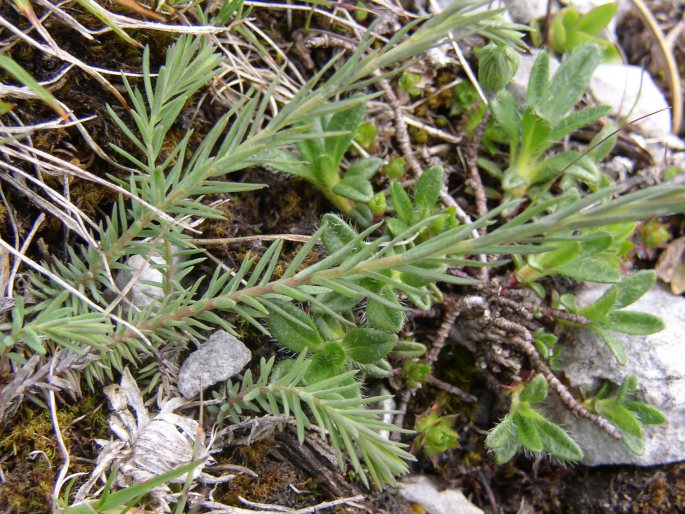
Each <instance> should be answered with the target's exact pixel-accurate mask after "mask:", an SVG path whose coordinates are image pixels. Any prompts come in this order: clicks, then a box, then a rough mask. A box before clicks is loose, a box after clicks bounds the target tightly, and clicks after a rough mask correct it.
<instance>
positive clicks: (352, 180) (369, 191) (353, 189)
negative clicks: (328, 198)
mask: <svg viewBox="0 0 685 514" xmlns="http://www.w3.org/2000/svg"><path fill="white" fill-rule="evenodd" d="M332 190H333V192H334V193H335V194H336V195H340V196H344V197H345V198H349V199H350V200H354V201H355V202H368V201H369V200H371V198H373V187H372V186H371V182H369V181H368V180H367V179H365V178H364V177H360V176H356V175H352V176H349V175H348V176H345V178H343V179H342V180H341V181H340V182H338V183H337V184H336V185H334V186H333V189H332Z"/></svg>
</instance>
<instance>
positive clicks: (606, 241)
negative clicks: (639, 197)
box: [516, 223, 635, 287]
mask: <svg viewBox="0 0 685 514" xmlns="http://www.w3.org/2000/svg"><path fill="white" fill-rule="evenodd" d="M634 230H635V224H634V223H624V224H614V225H606V226H604V227H602V228H601V229H586V230H582V231H578V232H576V233H575V234H573V233H571V232H567V233H557V234H550V235H549V236H550V240H551V238H552V237H556V238H558V242H556V243H554V247H555V248H554V250H550V251H548V252H543V253H536V254H533V255H528V256H526V257H525V264H524V259H518V264H519V265H518V266H517V270H516V276H517V277H518V278H519V279H520V280H521V281H523V282H525V283H527V284H531V283H532V282H533V281H535V280H538V279H540V278H542V277H545V276H550V275H564V276H566V277H571V278H574V279H576V280H582V281H585V282H607V283H613V282H618V281H619V280H620V279H621V263H622V262H623V258H624V257H625V255H626V254H627V253H628V252H629V251H630V250H631V249H632V248H633V245H632V243H631V241H630V240H631V238H632V235H633V232H634ZM533 287H534V286H533Z"/></svg>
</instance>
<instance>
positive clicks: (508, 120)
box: [491, 45, 610, 197]
mask: <svg viewBox="0 0 685 514" xmlns="http://www.w3.org/2000/svg"><path fill="white" fill-rule="evenodd" d="M600 58H601V51H600V49H599V48H598V47H597V46H595V45H585V46H581V47H579V48H576V49H575V50H573V51H572V52H571V53H570V54H569V55H568V56H567V57H566V59H564V61H563V62H562V64H561V66H560V67H559V69H558V70H557V72H556V73H555V74H554V77H553V78H552V79H551V80H550V78H549V55H548V54H547V52H545V51H543V52H541V53H540V55H539V56H538V58H537V59H536V60H535V63H534V65H533V68H532V71H531V74H530V79H529V81H528V92H527V106H526V108H525V109H524V110H523V113H521V112H520V109H519V103H518V102H517V101H516V100H515V99H514V97H513V96H512V95H511V93H509V92H508V91H506V90H504V91H501V92H500V93H499V94H498V95H497V97H496V98H495V99H494V100H493V101H492V103H491V106H492V112H493V115H494V118H495V120H496V121H497V124H498V127H499V129H500V131H501V134H503V136H504V138H505V139H506V140H507V141H508V145H509V169H507V170H506V171H505V172H504V175H503V179H502V186H503V188H504V190H505V191H506V192H507V193H508V195H507V196H508V197H512V196H513V197H521V196H526V195H528V196H530V197H532V196H535V195H536V194H538V193H539V192H540V191H541V190H544V188H545V187H547V185H548V184H549V183H550V182H551V181H553V180H554V179H556V178H557V177H559V176H561V175H562V174H564V175H567V176H574V177H576V178H577V179H578V180H579V181H581V182H582V183H584V184H586V185H588V186H589V187H591V188H595V189H596V187H597V186H598V185H599V184H600V178H601V177H600V172H599V170H598V168H597V165H596V163H595V162H594V160H593V159H592V158H591V157H590V156H588V155H582V154H581V153H579V152H578V151H575V150H568V151H564V152H561V153H557V154H554V155H552V156H546V152H548V151H549V150H550V149H551V148H552V146H553V145H555V144H556V143H558V142H559V141H561V140H562V139H563V138H564V137H565V136H566V135H568V134H570V133H572V132H574V131H576V130H578V129H579V128H582V127H584V126H586V125H588V124H590V123H592V122H594V121H596V120H597V119H599V118H601V117H602V116H605V115H607V114H608V113H609V111H610V109H609V107H606V106H596V107H595V106H593V107H585V108H583V109H580V110H577V111H576V110H573V108H574V106H575V105H576V103H578V101H579V100H580V99H581V97H582V96H583V94H584V93H585V90H586V88H587V85H588V83H589V81H590V77H591V76H592V73H593V71H594V70H595V68H596V67H597V64H599V61H600Z"/></svg>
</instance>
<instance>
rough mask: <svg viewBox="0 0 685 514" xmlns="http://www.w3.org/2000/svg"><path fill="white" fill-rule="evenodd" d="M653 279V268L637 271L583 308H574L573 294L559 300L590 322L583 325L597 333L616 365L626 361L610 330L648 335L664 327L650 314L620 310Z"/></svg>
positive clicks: (633, 300) (648, 286)
mask: <svg viewBox="0 0 685 514" xmlns="http://www.w3.org/2000/svg"><path fill="white" fill-rule="evenodd" d="M655 281H656V273H655V272H654V271H652V270H643V271H638V272H636V273H633V274H632V275H630V276H628V277H626V278H624V279H623V280H621V281H620V282H619V283H617V284H614V285H613V286H611V287H610V288H609V289H607V290H606V292H605V293H604V294H603V295H602V296H600V297H599V298H598V299H597V300H596V301H594V302H593V303H591V304H590V305H587V306H585V307H583V308H577V307H576V305H575V297H573V295H564V296H562V298H561V301H562V303H563V304H564V306H565V307H566V308H567V309H568V310H569V311H571V312H575V313H578V314H580V315H581V316H584V317H585V318H587V319H588V320H589V321H590V324H589V325H587V327H586V328H588V329H590V330H592V331H593V332H595V333H597V334H598V335H599V336H600V337H601V338H602V339H603V340H604V342H605V343H606V345H607V346H608V347H609V349H610V350H611V353H613V354H614V357H616V360H618V362H619V363H620V364H625V362H626V360H627V356H626V353H625V350H624V349H623V346H622V345H621V343H620V342H619V341H618V339H616V338H615V337H614V336H612V335H611V332H621V333H624V334H631V335H649V334H654V333H656V332H660V331H662V330H663V329H664V328H665V327H664V322H663V321H662V320H661V319H660V318H658V317H657V316H654V315H653V314H649V313H646V312H639V311H629V310H624V309H625V307H628V306H629V305H632V304H633V303H635V302H636V301H637V300H638V299H639V298H640V297H641V296H642V295H644V294H645V293H646V292H647V291H649V290H650V289H651V287H652V286H653V285H654V282H655Z"/></svg>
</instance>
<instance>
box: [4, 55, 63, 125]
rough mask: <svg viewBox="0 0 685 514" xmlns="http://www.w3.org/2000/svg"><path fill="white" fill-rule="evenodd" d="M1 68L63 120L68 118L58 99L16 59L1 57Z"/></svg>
mask: <svg viewBox="0 0 685 514" xmlns="http://www.w3.org/2000/svg"><path fill="white" fill-rule="evenodd" d="M0 68H2V69H4V70H5V71H6V72H7V73H9V74H10V75H12V77H14V78H15V79H16V80H18V81H19V82H21V83H22V84H23V85H24V86H26V87H27V88H28V89H29V90H31V91H32V92H33V94H35V95H36V96H37V97H38V98H39V99H40V100H41V101H43V102H44V103H46V104H47V105H48V106H49V107H50V108H51V109H52V110H53V111H55V112H56V113H57V114H58V115H59V116H61V117H62V118H66V117H67V113H66V111H65V110H64V108H63V107H62V106H61V105H60V104H59V102H58V101H57V99H56V98H55V97H54V96H53V95H52V93H50V91H48V90H47V89H45V88H44V87H43V86H41V85H40V84H39V83H38V82H37V81H36V79H34V78H33V77H32V76H31V75H30V74H29V73H28V72H27V71H26V70H25V69H24V68H22V67H21V66H20V65H19V64H18V63H17V62H16V61H15V60H14V59H12V58H11V57H7V56H6V55H0Z"/></svg>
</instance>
